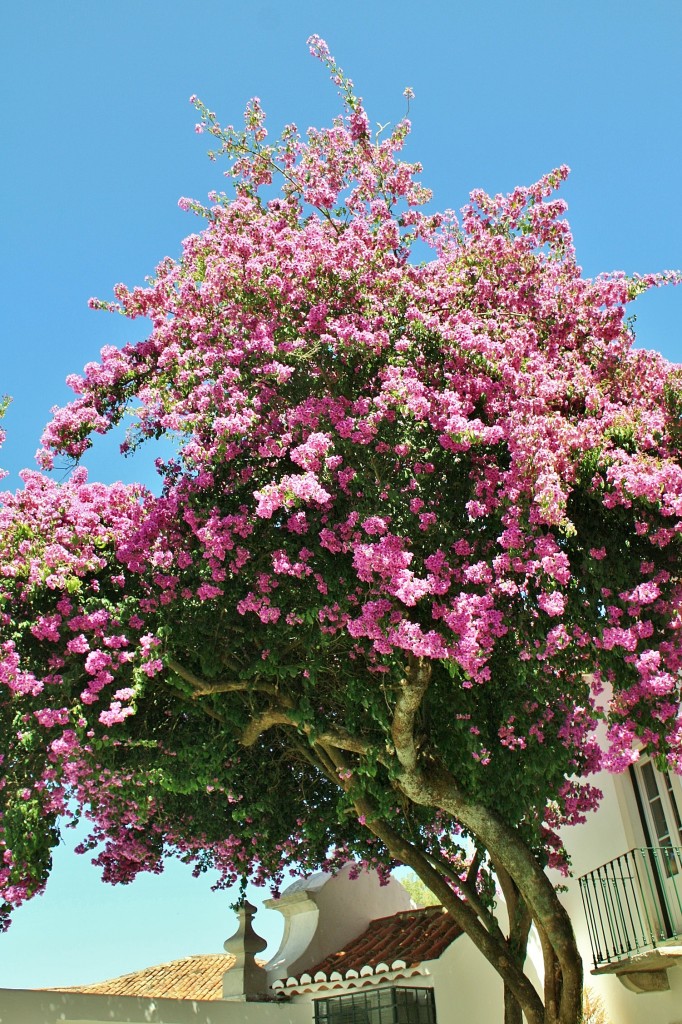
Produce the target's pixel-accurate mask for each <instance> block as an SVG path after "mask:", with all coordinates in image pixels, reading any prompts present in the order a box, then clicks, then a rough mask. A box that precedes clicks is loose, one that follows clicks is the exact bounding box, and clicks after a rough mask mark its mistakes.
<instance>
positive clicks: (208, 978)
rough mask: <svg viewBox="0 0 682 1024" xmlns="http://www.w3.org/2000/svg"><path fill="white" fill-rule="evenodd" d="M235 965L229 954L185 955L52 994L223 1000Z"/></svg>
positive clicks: (60, 989)
mask: <svg viewBox="0 0 682 1024" xmlns="http://www.w3.org/2000/svg"><path fill="white" fill-rule="evenodd" d="M233 963H234V957H233V956H231V955H230V954H229V953H208V954H206V955H204V956H186V957H183V959H182V960H172V961H171V962H170V963H167V964H158V965H157V966H156V967H147V968H145V969H144V970H142V971H134V972H133V973H132V974H123V975H122V976H121V977H120V978H112V979H111V980H110V981H100V982H95V983H94V984H92V985H72V986H70V987H69V988H59V989H50V990H49V991H52V992H54V991H57V992H82V993H90V994H91V995H103V996H138V997H141V998H145V999H222V997H223V974H224V973H225V971H226V970H228V969H229V968H230V967H232V965H233Z"/></svg>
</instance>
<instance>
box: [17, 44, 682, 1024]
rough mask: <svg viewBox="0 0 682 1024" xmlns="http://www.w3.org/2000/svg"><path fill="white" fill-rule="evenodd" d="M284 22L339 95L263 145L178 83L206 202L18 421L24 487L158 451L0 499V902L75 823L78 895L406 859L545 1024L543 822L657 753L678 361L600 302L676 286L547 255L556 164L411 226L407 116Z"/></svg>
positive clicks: (567, 943) (674, 763) (681, 732)
mask: <svg viewBox="0 0 682 1024" xmlns="http://www.w3.org/2000/svg"><path fill="white" fill-rule="evenodd" d="M310 44H311V49H312V50H313V52H314V53H315V55H316V56H318V57H319V58H320V59H321V60H322V61H323V63H325V64H326V65H327V67H328V69H329V70H330V73H331V76H332V79H333V80H334V81H335V83H336V84H337V86H338V87H339V89H340V92H341V95H342V98H343V103H344V111H343V114H342V116H340V117H339V118H338V119H337V120H336V121H335V122H334V124H333V125H332V127H331V128H328V129H324V130H312V129H311V130H310V131H309V132H308V134H307V136H306V137H305V138H303V137H301V136H300V135H299V133H298V131H297V130H296V127H295V126H294V125H289V126H287V127H286V128H285V129H284V132H283V133H282V136H281V138H280V139H279V140H278V141H276V142H274V143H270V142H268V139H267V132H266V129H265V124H264V115H263V113H262V111H261V108H260V105H259V103H258V101H257V100H253V101H251V103H250V104H249V106H248V107H247V110H246V118H245V127H244V129H243V130H236V129H235V128H233V127H231V126H228V127H223V126H221V125H220V124H219V123H218V121H217V120H216V117H215V115H214V114H213V113H212V112H211V111H209V110H208V109H207V108H206V107H205V106H203V105H202V104H201V103H200V102H199V101H198V100H196V99H194V102H195V104H196V107H197V110H198V112H199V116H200V121H199V124H198V125H197V130H198V131H199V132H200V133H204V134H207V135H210V136H211V137H212V140H213V143H212V144H213V145H214V147H215V148H214V151H213V153H212V154H211V155H212V156H214V157H218V156H222V157H226V158H227V159H228V161H229V164H228V172H227V174H228V176H229V177H231V178H232V181H233V187H232V189H231V191H230V193H229V194H224V193H214V194H212V195H211V197H210V205H209V206H208V207H204V206H202V205H201V204H199V203H197V202H195V201H193V200H181V205H182V206H183V207H185V208H188V209H191V210H193V211H194V212H195V213H196V214H197V215H198V216H199V217H200V218H202V226H201V229H200V230H199V231H198V232H197V233H196V234H192V235H190V236H189V237H188V238H187V239H185V241H184V243H183V247H182V255H181V256H180V258H179V259H177V260H173V259H165V260H163V261H162V263H161V264H160V265H159V266H158V267H157V269H156V273H155V276H154V277H153V278H152V279H150V280H149V281H148V283H147V284H146V285H145V286H144V287H138V288H134V289H132V290H129V289H128V288H126V287H125V286H123V285H118V286H117V287H116V289H115V296H116V301H114V302H111V303H109V302H101V301H95V300H93V301H92V305H93V306H95V307H99V308H106V309H111V310H115V311H117V312H120V313H122V314H123V315H124V316H126V317H130V318H136V317H146V318H148V319H149V320H150V321H151V331H150V334H149V336H148V338H147V339H146V340H145V341H143V342H140V343H137V344H129V345H126V346H125V347H123V348H120V349H119V348H115V347H107V348H105V349H103V350H102V353H101V357H100V361H99V362H97V363H95V362H93V363H90V364H88V366H86V368H85V370H84V372H83V375H82V376H73V377H71V378H69V384H70V385H71V387H72V389H73V390H74V392H75V396H76V397H75V398H74V400H73V401H72V402H71V403H70V404H68V405H67V406H65V407H64V408H62V409H59V410H57V411H55V413H54V417H53V419H52V421H51V423H50V424H49V425H48V426H47V428H46V431H45V434H44V437H43V447H42V450H41V452H40V456H39V458H40V463H41V466H42V469H43V470H48V469H50V468H51V467H52V465H53V461H54V459H55V458H63V457H68V458H69V459H72V460H76V461H77V460H78V459H79V457H80V456H82V455H83V453H84V452H85V451H86V450H87V448H88V446H89V445H90V443H91V436H92V435H93V434H94V433H105V432H107V431H109V430H111V429H113V428H114V427H116V426H117V425H119V424H120V423H122V422H124V421H127V422H128V429H127V434H126V440H125V441H124V442H123V444H122V451H123V452H124V453H125V452H126V451H130V450H132V449H135V448H136V447H138V446H140V445H143V444H144V443H145V442H146V441H147V440H148V439H158V438H160V437H166V438H168V439H170V441H171V442H172V444H173V446H174V454H173V455H172V456H170V457H168V458H167V459H165V460H163V461H162V460H159V462H158V469H159V473H160V477H161V483H160V487H159V493H152V492H151V491H150V490H148V489H146V488H145V487H143V486H141V485H139V486H124V485H123V484H117V485H113V486H105V485H102V484H97V483H89V482H88V481H87V477H86V474H85V472H84V470H82V469H80V468H76V469H75V470H74V471H73V473H72V474H71V476H70V478H69V479H68V480H66V482H63V483H56V482H54V480H53V479H52V478H51V477H49V476H47V475H45V474H43V473H40V472H35V471H31V472H25V473H24V477H23V479H24V486H23V488H21V489H20V490H19V491H17V492H16V493H6V494H4V495H3V498H2V507H1V508H0V612H1V615H2V619H1V627H0V628H1V639H2V660H1V661H0V729H1V730H2V733H1V734H2V750H3V754H1V755H0V772H2V776H3V777H2V780H1V781H0V788H1V792H0V800H1V801H2V803H1V804H0V813H1V818H0V846H2V847H3V848H4V858H3V859H2V860H0V896H2V899H3V900H4V903H5V909H6V911H7V912H8V911H9V910H10V909H11V908H12V907H13V906H16V905H18V904H19V903H20V902H21V901H22V900H24V899H26V898H28V897H30V896H31V895H32V894H33V893H35V892H37V891H39V890H40V889H41V888H42V887H43V886H44V884H45V881H46V879H47V875H48V873H49V868H50V850H51V849H52V847H53V846H54V844H55V843H56V842H57V841H58V837H59V821H60V818H62V817H63V816H67V817H68V816H73V815H74V814H76V815H78V814H81V813H83V814H84V815H85V816H86V817H87V818H88V819H89V820H90V821H91V824H92V839H91V842H92V847H93V848H95V847H96V846H97V847H98V850H99V852H97V856H96V862H97V863H99V864H100V865H101V866H102V867H103V875H104V878H105V879H107V880H109V881H118V882H126V881H129V880H130V879H132V878H133V877H134V876H135V874H136V873H137V872H139V871H145V870H147V871H149V870H151V871H160V870H161V868H162V864H163V860H164V857H165V856H167V855H169V854H173V853H175V854H177V855H179V856H181V857H182V858H184V859H186V860H187V861H189V862H191V863H192V864H193V865H194V867H195V870H198V871H201V870H203V869H205V868H206V867H208V866H214V867H217V868H218V870H219V871H220V872H221V878H222V881H223V884H225V885H228V884H231V883H233V882H234V881H235V880H236V879H247V878H253V879H256V880H257V881H261V882H265V881H266V880H268V881H274V884H275V885H276V884H277V883H278V881H279V880H280V879H281V877H282V873H283V872H284V871H285V870H286V869H287V868H288V867H290V866H296V867H297V868H299V869H301V868H302V869H312V868H314V867H317V866H320V865H327V866H332V867H333V866H334V865H335V864H339V863H341V862H343V861H344V860H347V859H356V860H358V861H360V862H364V863H368V864H372V865H374V866H379V867H380V868H382V869H383V870H389V869H390V867H391V866H392V865H393V864H395V863H396V862H401V863H406V864H408V865H410V866H411V867H412V868H413V869H414V870H415V871H416V872H417V874H418V875H419V877H420V878H421V879H422V881H423V882H424V883H425V884H426V885H428V887H429V888H430V889H431V890H433V892H434V893H435V895H436V897H437V898H438V899H439V900H441V901H442V902H443V903H444V905H445V906H446V907H447V909H448V910H449V911H450V912H451V913H453V914H454V915H455V916H456V917H457V920H458V921H459V922H460V923H461V924H462V927H464V929H465V930H466V931H467V933H468V934H469V935H470V936H471V938H472V939H473V941H474V942H476V944H477V945H478V946H479V948H480V949H481V950H482V952H483V953H484V955H485V956H486V957H487V958H488V959H489V960H490V961H491V962H492V963H493V964H494V965H495V966H496V969H498V970H499V971H500V973H501V974H502V976H503V979H504V982H505V987H506V991H507V993H508V997H509V998H508V1005H507V1013H508V1020H509V1021H512V1020H514V1019H520V1018H517V1017H514V1014H518V1013H520V1009H519V1008H520V1007H522V1008H523V1010H524V1012H525V1013H526V1017H527V1019H528V1020H529V1021H530V1022H532V1024H538V1022H540V1021H547V1022H549V1021H561V1022H562V1024H574V1022H575V1020H576V1019H577V1014H578V1013H579V1005H580V989H581V972H580V964H579V958H578V955H577V951H576V948H575V943H574V940H573V936H572V931H571V928H570V922H569V921H568V919H567V917H566V915H565V913H563V911H562V908H561V906H560V903H559V901H558V899H557V897H556V894H555V893H554V890H553V889H552V886H551V885H550V883H549V882H548V881H547V878H546V876H545V874H544V868H545V867H546V866H547V865H553V866H562V865H565V853H564V851H563V848H562V844H561V840H560V838H559V834H558V829H559V828H560V827H561V826H563V825H565V824H569V823H576V822H581V821H583V820H584V815H585V812H586V811H587V810H589V809H590V808H593V807H595V806H596V804H597V802H598V797H599V794H598V792H597V791H596V790H595V789H594V787H592V786H591V785H590V784H589V782H588V781H586V778H587V777H588V776H589V775H590V774H591V773H593V772H594V771H596V770H597V769H598V768H601V767H604V766H606V767H609V768H611V769H613V770H616V771H618V770H622V769H623V768H624V767H626V766H627V765H628V764H630V763H632V761H633V760H635V759H636V758H637V757H638V749H639V748H640V747H641V748H642V749H644V750H646V751H649V752H651V753H652V754H654V755H655V756H656V757H657V758H658V759H659V761H660V763H661V764H665V765H667V766H668V767H670V768H671V769H674V770H676V771H679V770H680V769H681V767H682V743H681V740H682V718H681V717H680V694H679V670H680V633H679V630H680V584H679V572H678V565H679V537H680V521H681V515H680V514H681V512H682V467H681V465H680V439H681V436H682V435H681V432H680V414H681V413H682V374H681V372H680V369H679V368H677V367H674V366H672V365H670V364H669V363H667V362H666V361H665V360H664V359H663V358H662V357H661V356H659V355H658V354H656V353H653V352H649V351H644V350H640V349H636V348H634V347H633V342H634V337H633V332H632V326H631V323H630V322H629V321H628V319H627V317H626V313H625V307H626V304H627V303H628V302H630V301H631V300H633V299H635V298H636V297H637V295H639V294H641V293H642V292H644V291H645V290H647V289H649V288H651V287H656V286H658V285H661V284H664V283H667V282H669V281H676V280H677V277H676V275H674V274H659V275H648V276H642V277H638V276H635V277H628V276H626V275H625V274H623V273H613V274H608V275H602V276H600V277H598V278H596V279H587V278H585V277H584V276H583V274H582V271H581V268H580V266H579V265H578V264H577V262H576V257H575V252H574V248H573V244H572V239H571V235H570V231H569V227H568V224H567V222H566V221H565V219H564V212H565V204H564V202H563V201H562V200H561V199H559V198H557V197H556V195H555V193H556V190H557V189H558V188H559V187H560V185H561V183H562V181H563V180H564V179H565V177H566V175H567V173H568V170H567V168H565V167H561V168H558V169H557V170H555V171H553V172H551V173H550V174H548V175H546V176H545V177H544V178H543V179H541V181H540V182H538V183H537V184H535V185H533V186H531V187H529V188H517V189H515V190H514V192H513V193H511V195H509V196H501V195H498V196H494V197H491V196H488V195H486V194H484V193H483V192H481V191H476V192H473V193H472V195H471V202H470V204H469V205H468V206H466V207H465V208H464V210H463V211H462V214H461V217H460V218H457V217H455V215H454V214H452V213H451V212H449V211H448V212H445V213H434V212H431V211H430V206H429V203H430V193H429V192H428V190H427V189H426V188H425V187H424V186H423V185H422V184H421V183H420V182H419V180H418V178H419V174H420V173H421V168H420V167H419V165H418V164H414V163H408V162H405V161H404V160H403V159H402V158H401V150H402V149H403V147H404V144H405V142H406V139H407V136H408V133H409V122H408V121H407V120H404V121H402V122H401V123H400V124H398V125H397V126H396V127H395V128H394V129H393V131H392V133H391V134H390V136H388V137H386V138H383V139H382V138H381V137H380V136H379V137H377V138H374V137H373V136H372V132H371V129H370V123H369V120H368V117H367V115H366V112H365V110H364V107H363V105H362V102H361V100H360V99H359V98H358V97H356V96H355V94H354V91H353V85H352V82H351V81H350V80H349V79H348V78H347V77H346V76H345V75H344V74H343V72H341V70H340V69H339V68H338V66H337V65H336V63H335V62H334V60H333V58H332V57H331V56H330V55H329V53H328V51H327V49H326V46H325V44H324V43H323V42H322V41H321V40H319V39H317V38H315V37H313V38H312V39H311V41H310ZM407 92H408V94H409V90H407ZM600 723H605V728H606V734H607V742H606V744H605V745H603V746H602V745H600V744H599V743H598V742H597V739H596V732H595V730H596V729H597V726H598V725H599V724H600ZM465 840H466V842H465ZM86 845H88V844H86ZM472 850H473V851H474V853H473V857H472V853H471V851H472ZM493 878H495V879H497V883H498V884H499V885H501V887H502V890H503V892H504V894H505V897H506V900H507V906H508V908H509V910H510V924H509V929H508V933H506V934H505V933H503V932H502V930H501V926H500V923H499V921H498V920H497V918H496V915H495V912H494V882H493ZM531 921H534V922H535V924H536V925H537V926H538V929H539V930H540V932H541V935H542V937H543V942H544V947H545V955H546V960H547V964H548V977H550V976H551V979H552V981H551V983H549V982H548V983H547V984H548V987H547V988H546V991H545V994H544V1000H543V999H542V998H541V997H540V996H538V995H537V993H535V990H534V989H533V988H532V985H531V984H530V982H529V981H528V979H527V978H526V976H525V975H524V973H523V960H524V955H525V942H526V938H527V934H528V928H529V926H530V923H531ZM550 967H551V970H550V969H549V968H550ZM555 967H556V970H555V969H554V968H555ZM543 1002H544V1007H543Z"/></svg>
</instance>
